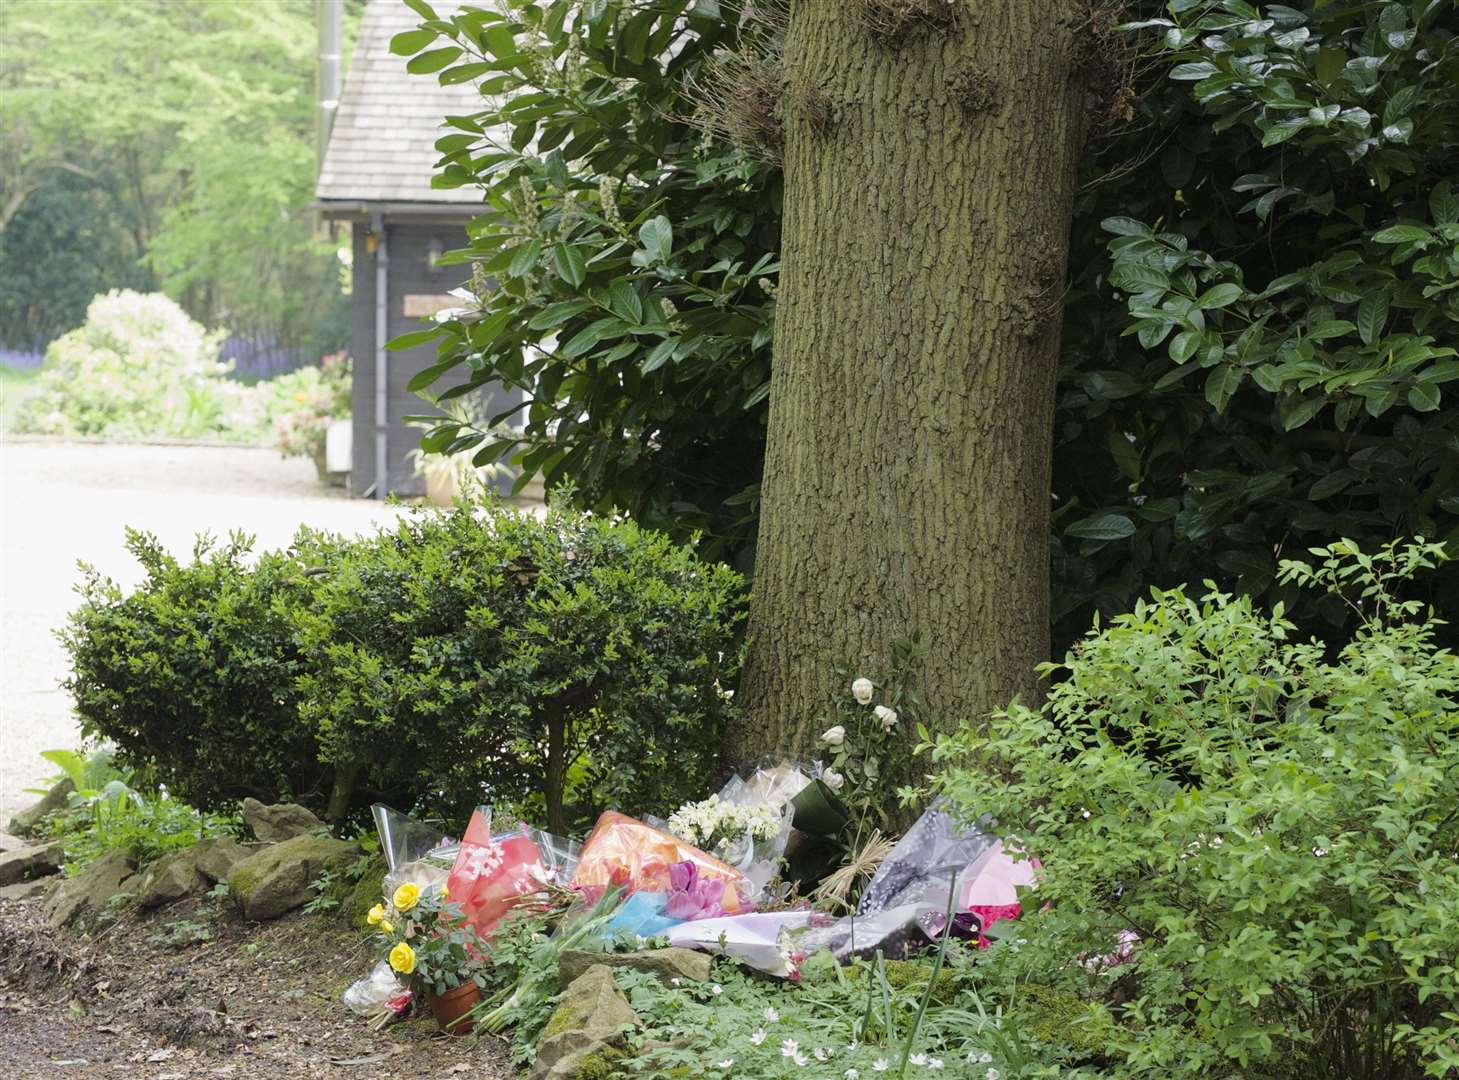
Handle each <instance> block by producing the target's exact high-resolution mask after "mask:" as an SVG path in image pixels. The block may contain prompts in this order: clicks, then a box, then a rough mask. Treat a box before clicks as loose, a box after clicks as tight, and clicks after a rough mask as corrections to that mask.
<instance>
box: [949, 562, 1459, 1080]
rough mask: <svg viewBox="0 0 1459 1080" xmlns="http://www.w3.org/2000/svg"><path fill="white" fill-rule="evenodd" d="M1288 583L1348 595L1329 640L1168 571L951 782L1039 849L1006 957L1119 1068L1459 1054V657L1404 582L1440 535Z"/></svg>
mask: <svg viewBox="0 0 1459 1080" xmlns="http://www.w3.org/2000/svg"><path fill="white" fill-rule="evenodd" d="M1312 558H1313V561H1312V562H1299V561H1291V562H1285V563H1284V564H1283V566H1282V568H1281V570H1280V575H1281V577H1282V579H1283V580H1284V581H1287V582H1291V583H1292V584H1294V585H1298V586H1302V587H1314V588H1317V589H1320V590H1322V591H1324V592H1325V593H1327V594H1328V595H1331V596H1333V597H1335V598H1337V599H1338V601H1339V602H1341V603H1344V604H1347V605H1349V606H1350V607H1351V609H1352V612H1353V618H1354V620H1355V621H1356V623H1357V625H1358V630H1357V632H1356V633H1355V634H1354V635H1353V636H1352V638H1351V639H1350V640H1348V641H1346V642H1339V643H1333V644H1331V645H1327V644H1324V643H1323V642H1321V641H1316V640H1304V639H1303V638H1302V637H1301V636H1300V635H1298V634H1297V633H1296V632H1295V630H1294V627H1293V626H1292V624H1291V622H1290V621H1289V620H1288V619H1287V618H1286V617H1285V614H1284V612H1283V611H1282V610H1281V608H1280V607H1277V608H1275V609H1273V610H1271V611H1263V610H1261V609H1260V608H1259V607H1258V606H1256V605H1255V604H1254V603H1253V602H1252V600H1251V599H1250V598H1249V597H1233V596H1231V595H1230V594H1228V593H1225V592H1223V591H1221V590H1219V589H1217V588H1216V587H1214V586H1213V585H1210V584H1208V585H1207V587H1206V589H1205V591H1204V592H1203V593H1201V594H1191V595H1188V594H1187V593H1186V592H1185V591H1184V590H1180V589H1176V590H1168V591H1167V590H1158V589H1157V590H1154V591H1153V592H1152V594H1151V597H1150V599H1148V600H1145V601H1142V602H1141V603H1139V604H1137V605H1136V606H1135V609H1134V610H1133V611H1132V612H1131V613H1129V614H1126V615H1123V616H1120V617H1118V618H1117V619H1114V620H1112V621H1111V623H1110V624H1109V625H1108V626H1107V627H1096V629H1095V630H1094V631H1093V632H1091V633H1090V634H1089V635H1088V636H1087V637H1086V638H1085V639H1084V640H1083V641H1082V642H1080V643H1079V645H1078V646H1077V647H1076V648H1075V650H1074V651H1073V652H1072V653H1071V654H1070V655H1069V656H1068V657H1067V658H1066V660H1065V661H1064V663H1063V664H1061V665H1058V666H1057V668H1053V667H1051V668H1050V669H1049V670H1050V673H1054V672H1055V671H1057V674H1058V675H1059V676H1060V678H1059V680H1058V681H1057V682H1056V683H1055V684H1054V686H1053V687H1052V689H1051V691H1050V694H1049V701H1048V704H1047V705H1046V706H1045V707H1044V708H1042V709H1033V708H1029V707H1026V706H1020V705H1016V704H1015V705H1014V706H1012V707H1011V708H1009V709H1008V710H1007V711H1006V712H1004V713H1002V714H1000V715H999V716H997V717H996V718H995V720H994V722H993V724H992V725H990V726H989V727H988V728H986V729H983V728H979V729H977V730H974V729H973V728H972V727H967V728H965V729H964V730H963V731H962V732H961V733H960V734H958V735H956V736H953V737H949V738H945V739H941V740H939V741H938V743H937V745H936V747H935V749H934V750H933V759H934V761H935V762H936V763H937V768H938V773H937V777H936V780H935V786H936V787H937V788H938V789H939V790H941V791H942V792H944V793H946V794H948V795H950V796H951V797H953V798H954V799H956V800H958V801H959V802H960V803H961V805H962V806H963V807H964V808H965V809H966V812H967V813H969V814H978V815H981V814H988V815H991V816H992V817H993V818H994V819H995V820H997V822H998V823H999V827H1000V829H1001V830H1005V831H1006V834H1007V835H1009V836H1013V837H1017V841H1018V843H1019V844H1020V845H1021V846H1022V848H1023V849H1024V850H1026V851H1027V852H1028V853H1030V854H1031V855H1033V856H1036V857H1038V858H1040V859H1041V860H1042V861H1043V870H1042V877H1041V883H1040V888H1039V897H1040V899H1041V900H1046V901H1048V902H1049V904H1050V906H1049V907H1047V908H1044V909H1043V910H1040V911H1037V912H1032V913H1028V914H1026V915H1025V917H1024V918H1023V919H1022V920H1021V921H1020V922H1019V923H1018V924H1017V928H1016V931H1014V932H1015V933H1016V935H1017V938H1018V942H1017V947H1016V948H1015V947H1014V945H1012V944H1010V943H1007V942H1005V943H1003V944H1000V945H997V946H995V947H994V950H993V952H992V955H990V956H989V958H988V960H987V961H986V967H987V969H988V971H989V977H990V978H992V979H994V980H995V981H996V980H998V979H1005V980H1007V981H1008V982H1009V984H1010V985H1011V984H1013V983H1014V982H1015V981H1016V980H1021V979H1032V980H1034V981H1036V982H1048V983H1051V984H1053V985H1057V986H1060V987H1062V988H1064V989H1066V990H1069V991H1072V992H1075V993H1078V994H1080V995H1081V996H1082V997H1084V998H1085V999H1086V1001H1087V1005H1086V1006H1085V1008H1084V1010H1083V1012H1084V1014H1085V1019H1086V1020H1088V1021H1089V1022H1091V1023H1096V1024H1103V1023H1105V1022H1106V1021H1107V1020H1108V1018H1109V1017H1111V1016H1116V1017H1118V1018H1119V1019H1120V1021H1121V1022H1122V1024H1125V1025H1128V1027H1105V1028H1104V1029H1103V1030H1105V1031H1106V1032H1107V1034H1108V1037H1107V1038H1106V1039H1105V1040H1103V1051H1104V1052H1105V1053H1106V1054H1108V1055H1109V1056H1110V1057H1111V1059H1112V1060H1114V1061H1116V1062H1118V1063H1119V1064H1118V1067H1117V1069H1116V1072H1117V1074H1118V1075H1121V1076H1160V1077H1198V1076H1199V1077H1212V1076H1233V1077H1234V1076H1250V1075H1269V1076H1279V1077H1308V1076H1344V1077H1371V1078H1373V1080H1378V1078H1380V1077H1381V1078H1404V1077H1413V1078H1417V1077H1421V1076H1429V1077H1440V1076H1447V1075H1452V1073H1453V1071H1454V1070H1455V1069H1456V1068H1459V1041H1456V1037H1459V787H1456V785H1455V782H1454V781H1455V778H1456V776H1459V659H1456V657H1455V656H1454V654H1453V653H1451V652H1449V651H1448V650H1446V649H1442V648H1439V647H1437V646H1436V644H1435V635H1436V630H1437V625H1438V622H1439V620H1438V618H1437V616H1436V615H1435V613H1434V612H1432V611H1430V610H1428V609H1427V608H1425V607H1424V606H1423V604H1422V603H1420V602H1419V601H1415V600H1405V599H1403V597H1402V593H1403V589H1404V588H1405V587H1406V585H1407V584H1408V582H1409V579H1410V578H1412V577H1413V576H1414V575H1415V574H1416V573H1418V572H1419V571H1420V570H1429V569H1432V567H1433V566H1434V564H1435V563H1437V562H1438V561H1439V560H1440V559H1441V558H1442V548H1441V547H1440V546H1439V545H1435V544H1424V543H1415V544H1412V545H1406V546H1399V545H1388V546H1387V547H1385V548H1383V549H1381V550H1379V551H1377V552H1374V553H1371V554H1365V553H1363V552H1362V551H1361V550H1360V549H1358V548H1357V546H1356V545H1354V544H1352V543H1351V542H1349V541H1340V542H1338V543H1336V544H1332V545H1330V546H1328V547H1325V548H1318V549H1314V550H1313V552H1312Z"/></svg>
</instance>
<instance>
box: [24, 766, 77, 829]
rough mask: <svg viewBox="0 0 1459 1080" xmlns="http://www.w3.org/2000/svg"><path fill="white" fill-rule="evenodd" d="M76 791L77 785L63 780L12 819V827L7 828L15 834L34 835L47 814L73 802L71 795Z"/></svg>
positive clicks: (62, 808) (64, 807)
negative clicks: (38, 800)
mask: <svg viewBox="0 0 1459 1080" xmlns="http://www.w3.org/2000/svg"><path fill="white" fill-rule="evenodd" d="M75 791H76V785H75V784H73V783H71V781H70V780H62V781H61V782H60V783H58V784H56V785H55V786H54V787H53V788H51V790H50V791H48V792H46V793H45V795H44V796H43V797H42V798H41V801H40V802H38V803H36V804H35V805H34V806H31V807H29V808H27V809H25V810H22V811H21V812H20V813H18V814H16V815H15V816H14V817H13V818H11V819H10V827H9V829H8V830H7V831H8V832H10V833H11V834H12V835H15V836H34V835H35V830H36V827H37V826H38V825H40V823H41V819H42V818H43V817H45V816H46V815H47V814H51V813H55V812H56V811H57V810H64V809H66V807H67V806H68V805H70V802H71V796H72V794H73V793H74V792H75Z"/></svg>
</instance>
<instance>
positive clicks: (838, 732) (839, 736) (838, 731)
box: [821, 724, 846, 746]
mask: <svg viewBox="0 0 1459 1080" xmlns="http://www.w3.org/2000/svg"><path fill="white" fill-rule="evenodd" d="M845 741H846V729H845V728H844V727H842V726H841V725H840V724H837V725H836V726H835V727H833V728H827V729H826V730H825V731H823V732H821V742H823V743H825V744H826V745H827V746H840V745H841V744H842V743H844V742H845Z"/></svg>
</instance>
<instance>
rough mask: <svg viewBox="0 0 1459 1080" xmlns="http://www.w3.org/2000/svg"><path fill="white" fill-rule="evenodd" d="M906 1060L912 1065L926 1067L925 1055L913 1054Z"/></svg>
mask: <svg viewBox="0 0 1459 1080" xmlns="http://www.w3.org/2000/svg"><path fill="white" fill-rule="evenodd" d="M907 1060H908V1061H910V1062H911V1063H912V1064H913V1065H926V1064H927V1055H926V1054H913V1055H912V1056H911V1057H909V1058H908V1059H907Z"/></svg>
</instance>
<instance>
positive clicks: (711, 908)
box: [664, 859, 725, 922]
mask: <svg viewBox="0 0 1459 1080" xmlns="http://www.w3.org/2000/svg"><path fill="white" fill-rule="evenodd" d="M723 900H724V882H723V881H718V880H712V879H709V878H701V877H700V876H699V867H697V866H695V865H694V863H692V862H690V861H688V860H687V859H686V860H685V861H684V862H677V863H674V864H672V865H671V866H670V867H669V896H668V899H667V901H665V903H664V914H665V915H667V916H668V917H669V918H671V919H680V920H683V921H684V922H690V921H692V920H694V919H716V918H719V917H720V916H721V915H723V914H724V913H725V911H724V906H723V903H722V902H723Z"/></svg>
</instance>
